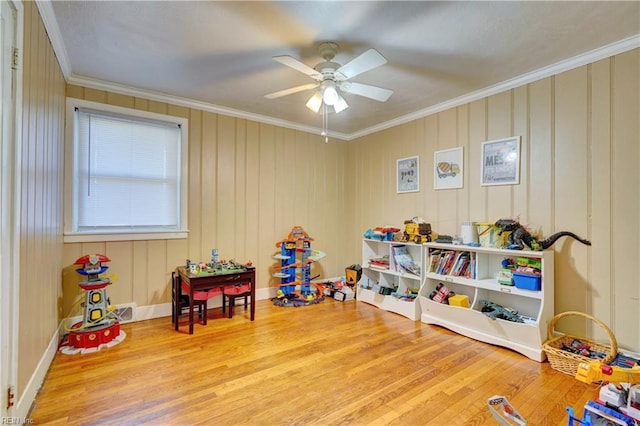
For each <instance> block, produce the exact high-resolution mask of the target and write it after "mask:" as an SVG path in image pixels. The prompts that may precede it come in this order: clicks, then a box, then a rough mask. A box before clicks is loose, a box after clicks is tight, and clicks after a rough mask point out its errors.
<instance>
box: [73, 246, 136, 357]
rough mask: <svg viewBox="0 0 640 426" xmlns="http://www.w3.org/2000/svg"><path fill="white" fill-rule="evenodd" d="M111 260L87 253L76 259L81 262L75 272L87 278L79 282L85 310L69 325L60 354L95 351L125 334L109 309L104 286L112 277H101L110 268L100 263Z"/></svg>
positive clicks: (121, 338)
mask: <svg viewBox="0 0 640 426" xmlns="http://www.w3.org/2000/svg"><path fill="white" fill-rule="evenodd" d="M110 261H111V259H109V258H108V257H107V256H105V255H103V254H87V255H84V256H82V257H80V258H78V260H76V261H75V265H81V267H80V268H78V269H76V272H77V273H79V274H80V275H84V276H86V277H87V279H86V280H83V281H80V283H78V285H79V286H80V288H81V289H82V290H84V292H85V293H84V303H83V305H82V306H83V308H84V312H83V319H82V322H78V323H75V324H73V326H71V330H70V331H69V339H68V342H67V344H66V345H65V346H63V347H62V348H61V351H62V352H63V353H66V354H75V353H78V352H83V353H85V352H92V351H98V350H100V349H101V348H102V347H110V346H113V345H116V344H118V343H120V342H121V341H122V340H124V338H125V337H126V334H125V332H124V331H122V330H120V323H119V322H118V320H117V318H116V317H115V316H114V315H111V311H110V310H109V309H110V308H109V298H108V297H107V289H106V287H107V286H108V285H110V284H111V279H110V278H106V277H103V278H101V277H100V274H102V273H103V272H105V271H106V270H107V269H109V267H108V266H105V265H103V263H106V262H110Z"/></svg>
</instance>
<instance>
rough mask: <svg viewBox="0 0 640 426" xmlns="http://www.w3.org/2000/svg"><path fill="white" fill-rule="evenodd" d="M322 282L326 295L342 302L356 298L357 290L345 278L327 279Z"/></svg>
mask: <svg viewBox="0 0 640 426" xmlns="http://www.w3.org/2000/svg"><path fill="white" fill-rule="evenodd" d="M322 284H323V285H324V286H325V287H324V295H325V296H328V297H333V298H334V299H335V300H338V301H340V302H344V301H346V300H353V299H355V292H354V291H353V289H352V288H351V286H350V285H348V284H347V283H346V281H345V279H344V278H338V279H333V280H326V281H324V282H323V283H322Z"/></svg>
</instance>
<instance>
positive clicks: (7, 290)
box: [0, 0, 24, 418]
mask: <svg viewBox="0 0 640 426" xmlns="http://www.w3.org/2000/svg"><path fill="white" fill-rule="evenodd" d="M2 3H3V4H2V22H3V23H2V25H0V27H1V28H0V31H1V32H2V34H0V39H1V44H2V61H1V64H2V67H1V68H2V69H0V78H1V79H2V90H1V99H0V102H2V106H1V107H0V123H1V125H0V127H1V129H0V131H1V135H0V163H1V164H2V167H1V169H2V170H1V171H0V173H1V176H0V200H1V201H0V202H1V204H2V209H1V212H0V235H1V238H0V294H1V295H2V297H0V392H1V393H0V395H2V398H1V404H0V416H2V417H3V418H6V417H11V416H14V415H15V414H16V410H17V406H18V399H19V389H17V381H18V356H17V354H18V313H19V312H18V307H19V288H20V285H19V283H20V185H21V179H20V175H21V173H20V163H21V160H20V159H21V150H22V63H21V59H22V58H21V54H22V52H23V48H22V47H23V30H24V10H23V5H22V2H21V1H19V0H9V1H6V2H5V1H3V2H2ZM5 24H7V25H5ZM7 83H8V84H7ZM10 393H13V395H14V397H13V401H12V404H11V402H10V401H9V394H10Z"/></svg>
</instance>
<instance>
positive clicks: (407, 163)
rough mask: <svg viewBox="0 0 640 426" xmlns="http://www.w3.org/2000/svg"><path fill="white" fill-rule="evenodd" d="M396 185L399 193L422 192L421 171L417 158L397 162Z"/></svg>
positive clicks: (402, 159)
mask: <svg viewBox="0 0 640 426" xmlns="http://www.w3.org/2000/svg"><path fill="white" fill-rule="evenodd" d="M396 185H397V192H398V193H403V192H418V191H420V169H419V162H418V157H417V156H416V157H407V158H401V159H399V160H397V163H396Z"/></svg>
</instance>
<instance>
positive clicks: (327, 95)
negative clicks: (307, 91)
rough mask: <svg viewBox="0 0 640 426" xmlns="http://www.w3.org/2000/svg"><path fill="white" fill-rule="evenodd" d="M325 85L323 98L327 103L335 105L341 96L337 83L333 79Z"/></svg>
mask: <svg viewBox="0 0 640 426" xmlns="http://www.w3.org/2000/svg"><path fill="white" fill-rule="evenodd" d="M323 86H324V89H323V91H322V100H323V101H324V103H325V104H327V105H334V104H335V103H336V102H338V100H339V98H340V95H339V94H338V91H337V90H336V84H335V83H334V82H333V81H325V82H324V84H323Z"/></svg>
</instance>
